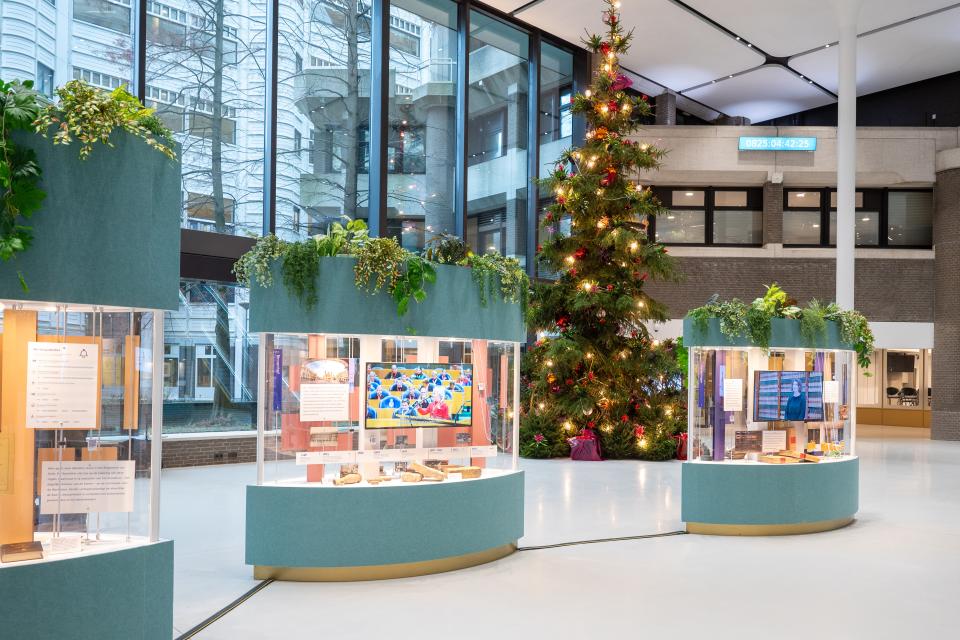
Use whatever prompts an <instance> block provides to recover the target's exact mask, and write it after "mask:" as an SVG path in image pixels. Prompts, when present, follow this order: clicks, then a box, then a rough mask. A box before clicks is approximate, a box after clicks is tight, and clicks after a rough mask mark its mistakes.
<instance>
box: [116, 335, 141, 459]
mask: <svg viewBox="0 0 960 640" xmlns="http://www.w3.org/2000/svg"><path fill="white" fill-rule="evenodd" d="M139 348H140V336H124V339H123V428H124V429H128V430H130V431H136V430H137V424H138V423H139V421H140V370H139V369H138V368H137V350H138V349H139ZM114 459H115V458H114Z"/></svg>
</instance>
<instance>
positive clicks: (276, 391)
mask: <svg viewBox="0 0 960 640" xmlns="http://www.w3.org/2000/svg"><path fill="white" fill-rule="evenodd" d="M282 408H283V350H282V349H274V350H273V410H274V411H280V410H281V409H282Z"/></svg>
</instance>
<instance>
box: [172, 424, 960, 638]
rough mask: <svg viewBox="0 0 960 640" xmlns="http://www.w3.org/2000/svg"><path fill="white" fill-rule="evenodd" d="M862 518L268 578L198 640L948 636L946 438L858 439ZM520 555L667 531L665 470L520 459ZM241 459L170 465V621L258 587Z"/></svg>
mask: <svg viewBox="0 0 960 640" xmlns="http://www.w3.org/2000/svg"><path fill="white" fill-rule="evenodd" d="M859 435H860V438H859V441H858V447H859V451H858V453H859V454H860V456H861V457H862V467H861V473H862V475H861V510H860V513H859V515H858V518H857V521H856V522H855V523H854V524H853V525H851V526H849V527H847V528H845V529H841V530H839V531H834V532H829V533H823V534H817V535H810V536H786V537H779V538H721V537H706V536H694V535H682V536H674V537H665V538H651V539H645V540H636V541H624V542H606V543H599V544H589V545H577V546H568V547H560V548H552V549H543V550H530V551H521V552H520V553H516V554H514V555H513V556H510V557H508V558H506V559H504V560H502V561H500V562H497V563H493V564H489V565H485V566H481V567H476V568H473V569H467V570H464V571H458V572H453V573H448V574H442V575H436V576H429V577H423V578H416V579H409V580H392V581H383V582H367V583H349V584H305V583H280V582H276V583H273V584H270V585H269V586H267V587H266V588H265V589H263V590H261V591H259V592H258V593H257V594H256V595H254V596H253V597H252V598H250V599H249V600H247V601H246V602H245V603H243V604H242V605H240V606H239V607H237V608H236V609H234V610H233V611H232V612H230V613H229V614H227V615H226V616H224V617H223V618H222V619H220V620H218V621H217V622H215V623H213V624H212V625H210V626H209V627H207V628H206V629H204V630H203V631H202V632H200V633H199V634H197V635H196V636H195V637H197V638H201V639H228V638H229V639H231V640H233V639H243V638H289V639H297V638H316V637H326V636H330V635H332V636H335V637H345V638H351V639H353V640H365V639H367V638H370V639H375V638H383V637H396V636H398V634H399V636H403V637H406V636H411V635H417V636H419V635H424V634H426V635H438V636H448V635H449V636H455V637H457V638H469V639H472V638H483V639H485V640H488V639H490V638H498V637H499V638H521V637H523V638H554V639H558V640H560V639H567V638H570V639H573V638H588V637H589V638H615V637H616V638H619V637H639V638H645V637H649V638H659V637H668V636H669V637H675V638H700V637H708V636H709V637H710V638H737V639H741V640H742V639H746V638H769V637H778V638H801V637H802V638H810V637H813V636H817V635H819V636H820V637H822V638H843V639H849V638H871V639H874V638H879V639H885V638H903V637H909V638H950V637H957V633H958V631H957V629H958V623H957V619H956V616H955V610H956V607H957V605H958V604H960V443H944V442H931V441H929V440H927V439H926V438H927V437H928V436H927V433H926V432H925V431H921V430H909V429H896V428H882V429H881V428H862V429H861V430H860V434H859ZM523 468H524V469H525V470H526V472H527V504H526V530H527V535H526V536H525V537H524V538H523V539H522V540H521V546H522V547H523V546H538V545H543V544H549V543H554V542H567V541H574V540H589V539H596V538H609V537H616V536H628V535H637V534H647V533H656V532H668V531H674V530H678V529H681V528H682V525H681V523H680V520H679V514H680V504H679V497H680V486H679V481H680V473H679V472H680V465H679V464H678V463H661V464H651V463H637V462H613V461H608V462H602V463H571V462H569V461H524V462H523ZM253 475H254V469H253V467H252V465H236V466H230V467H210V468H203V469H187V470H170V471H165V472H164V479H163V505H164V506H163V520H162V521H163V522H164V525H165V528H164V531H163V533H164V535H165V536H169V537H173V538H174V539H175V540H176V541H177V542H176V563H177V565H176V593H175V625H176V627H177V631H178V633H182V632H184V631H186V630H187V629H189V628H191V627H193V626H194V625H196V624H197V623H199V622H200V621H201V620H203V619H204V618H206V617H207V616H208V615H210V614H211V613H213V612H214V611H216V610H218V609H220V608H221V607H223V606H225V605H226V604H227V603H229V602H230V601H232V600H233V599H234V598H236V597H238V596H239V595H240V594H242V593H244V592H245V591H246V590H248V589H250V588H251V587H252V586H254V585H255V584H256V582H255V581H254V580H253V579H252V577H251V574H250V569H249V568H248V567H245V566H244V565H243V540H242V532H243V485H244V483H246V482H250V481H252V480H253Z"/></svg>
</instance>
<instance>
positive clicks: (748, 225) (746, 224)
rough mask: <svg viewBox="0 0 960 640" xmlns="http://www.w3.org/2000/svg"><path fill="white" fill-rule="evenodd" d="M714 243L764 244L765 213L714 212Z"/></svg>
mask: <svg viewBox="0 0 960 640" xmlns="http://www.w3.org/2000/svg"><path fill="white" fill-rule="evenodd" d="M719 194H720V192H718V193H717V195H719ZM713 243H714V244H763V212H762V211H724V210H716V211H714V212H713Z"/></svg>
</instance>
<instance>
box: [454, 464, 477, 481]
mask: <svg viewBox="0 0 960 640" xmlns="http://www.w3.org/2000/svg"><path fill="white" fill-rule="evenodd" d="M482 472H483V469H481V468H480V467H460V468H459V469H457V470H456V471H454V473H459V474H460V477H461V478H463V479H464V480H470V479H474V478H479V477H480V474H481V473H482Z"/></svg>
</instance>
